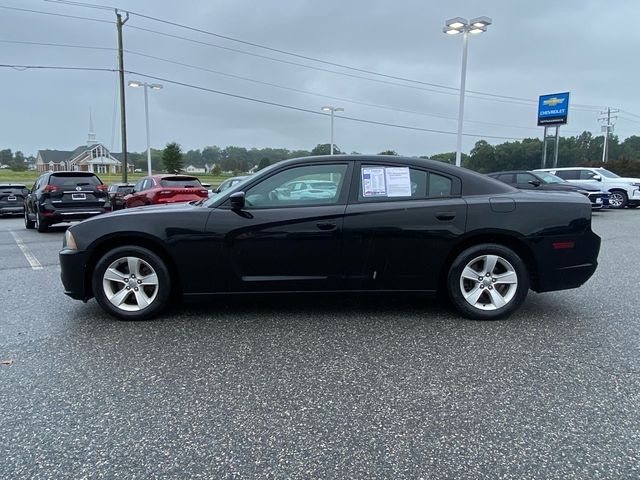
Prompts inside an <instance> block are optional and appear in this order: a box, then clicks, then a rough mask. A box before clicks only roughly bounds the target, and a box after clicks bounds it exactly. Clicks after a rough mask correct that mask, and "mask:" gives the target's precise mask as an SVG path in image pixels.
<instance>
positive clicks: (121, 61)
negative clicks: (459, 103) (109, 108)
mask: <svg viewBox="0 0 640 480" xmlns="http://www.w3.org/2000/svg"><path fill="white" fill-rule="evenodd" d="M126 14H127V16H126V18H125V19H124V20H122V15H120V13H119V12H118V10H117V9H116V18H117V21H116V25H117V27H118V70H119V72H120V129H121V132H122V182H123V183H128V182H127V176H128V173H129V172H128V170H129V165H128V162H127V116H126V111H125V110H126V108H125V101H124V49H123V47H122V25H124V24H125V23H126V22H127V20H129V12H126Z"/></svg>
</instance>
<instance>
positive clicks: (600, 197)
mask: <svg viewBox="0 0 640 480" xmlns="http://www.w3.org/2000/svg"><path fill="white" fill-rule="evenodd" d="M487 175H488V176H490V177H491V178H495V179H496V180H500V181H501V182H504V183H506V184H507V185H511V186H512V187H515V188H520V189H524V190H542V191H560V192H576V193H580V194H582V195H584V196H585V197H587V198H588V199H589V200H590V201H591V208H593V209H594V210H600V209H601V208H603V207H604V206H607V205H609V192H603V191H602V190H600V189H599V188H598V187H595V186H593V185H589V184H581V183H570V182H567V181H566V180H564V179H562V178H560V177H558V176H556V175H553V174H551V173H548V172H530V171H528V170H510V171H505V172H493V173H488V174H487Z"/></svg>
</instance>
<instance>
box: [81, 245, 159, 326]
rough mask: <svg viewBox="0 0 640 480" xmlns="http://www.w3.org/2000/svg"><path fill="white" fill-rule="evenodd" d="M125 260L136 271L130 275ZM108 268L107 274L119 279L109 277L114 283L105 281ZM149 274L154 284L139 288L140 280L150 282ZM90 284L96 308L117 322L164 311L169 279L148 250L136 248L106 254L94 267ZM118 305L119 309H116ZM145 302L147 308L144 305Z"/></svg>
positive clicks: (116, 249) (155, 256)
mask: <svg viewBox="0 0 640 480" xmlns="http://www.w3.org/2000/svg"><path fill="white" fill-rule="evenodd" d="M129 259H135V260H132V261H134V262H137V264H135V265H137V267H134V268H135V270H137V271H135V272H133V273H132V272H131V270H130V265H131V263H129ZM109 268H111V269H112V270H111V271H110V272H111V273H118V274H121V275H122V277H121V278H120V277H119V276H117V275H112V277H115V278H116V280H110V279H109V278H105V273H106V272H107V269H109ZM151 274H155V275H156V277H157V282H156V284H155V285H153V286H151V284H147V285H140V284H141V283H142V280H140V279H145V278H150V275H151ZM131 275H133V277H132V276H131ZM125 280H126V282H125ZM91 284H92V288H93V294H94V296H95V298H96V301H97V302H98V304H99V305H100V306H101V307H102V308H103V309H104V310H105V311H106V312H108V313H109V314H111V315H113V316H114V317H116V318H119V319H121V320H147V319H150V318H153V317H155V316H157V315H158V314H160V313H161V312H162V310H164V308H165V307H166V306H167V303H168V301H169V298H170V295H171V277H170V275H169V269H168V268H167V265H166V264H165V262H164V261H163V260H162V259H161V258H160V257H159V256H158V255H156V254H155V253H153V252H152V251H151V250H148V249H146V248H143V247H137V246H129V247H118V248H114V249H113V250H111V251H109V252H107V253H106V254H105V255H104V256H103V257H102V258H101V259H100V260H99V261H98V263H97V264H96V267H95V269H94V271H93V273H92V276H91ZM138 289H139V290H138ZM127 292H129V293H127ZM110 298H112V299H113V300H110ZM118 302H120V306H116V303H118ZM146 302H148V304H146V305H145V303H146Z"/></svg>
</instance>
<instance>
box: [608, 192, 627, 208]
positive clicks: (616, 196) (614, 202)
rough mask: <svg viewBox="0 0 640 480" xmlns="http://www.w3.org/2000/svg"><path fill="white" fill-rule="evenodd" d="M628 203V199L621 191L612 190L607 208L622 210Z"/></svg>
mask: <svg viewBox="0 0 640 480" xmlns="http://www.w3.org/2000/svg"><path fill="white" fill-rule="evenodd" d="M628 203H629V198H628V197H627V193H626V192H625V191H623V190H614V191H612V192H611V193H610V195H609V206H610V207H611V208H624V207H626V206H627V204H628Z"/></svg>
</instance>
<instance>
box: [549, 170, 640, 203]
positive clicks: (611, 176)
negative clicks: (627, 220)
mask: <svg viewBox="0 0 640 480" xmlns="http://www.w3.org/2000/svg"><path fill="white" fill-rule="evenodd" d="M537 171H540V172H549V173H553V174H554V175H557V176H558V177H560V178H564V179H565V180H567V181H569V182H579V183H591V184H593V185H597V186H598V187H600V188H601V189H602V190H604V191H607V192H609V193H610V194H611V195H610V197H609V205H610V206H611V208H624V207H629V208H636V207H637V206H639V205H640V178H623V177H619V176H618V175H616V174H615V173H613V172H610V171H609V170H607V169H606V168H595V167H564V168H540V169H538V170H537Z"/></svg>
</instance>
